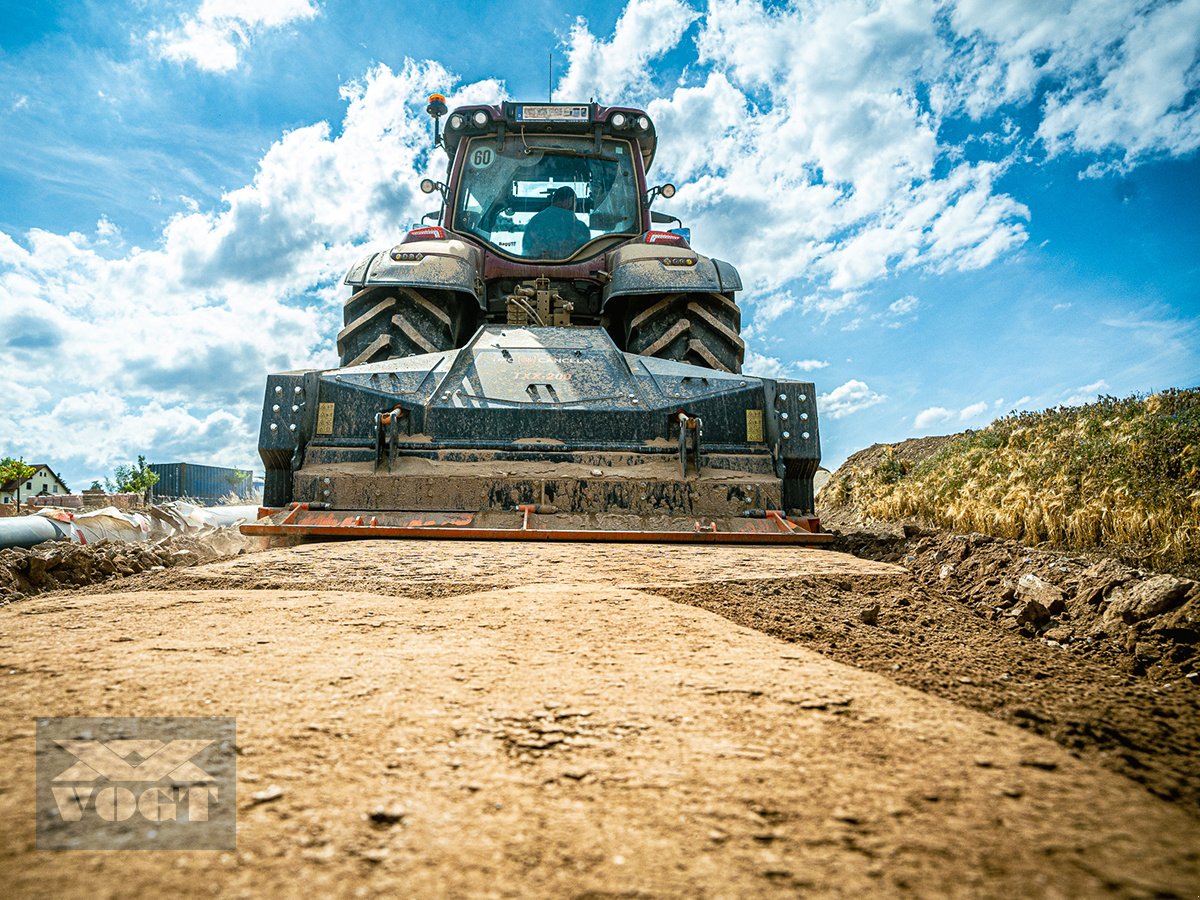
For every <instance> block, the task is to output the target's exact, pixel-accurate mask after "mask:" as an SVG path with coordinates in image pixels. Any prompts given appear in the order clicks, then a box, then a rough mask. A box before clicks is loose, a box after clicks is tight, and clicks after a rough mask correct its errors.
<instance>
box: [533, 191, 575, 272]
mask: <svg viewBox="0 0 1200 900" xmlns="http://www.w3.org/2000/svg"><path fill="white" fill-rule="evenodd" d="M591 236H592V233H591V232H590V231H588V227H587V226H586V225H584V224H583V222H581V221H579V219H577V218H576V217H575V191H573V190H572V189H571V188H569V187H560V188H559V189H558V190H556V191H555V192H554V193H553V194H551V195H550V205H549V206H547V207H546V208H545V209H543V210H542V211H541V212H539V213H538V214H537V215H536V216H534V217H533V218H532V219H530V220H529V224H528V225H526V226H525V239H524V242H523V244H522V247H521V249H522V251H523V255H524V256H528V257H532V258H533V259H566V258H567V257H568V256H570V255H571V254H572V253H574V252H575V251H576V250H578V249H579V248H580V247H582V246H583V245H584V244H586V243H587V242H588V241H589V240H590V239H591Z"/></svg>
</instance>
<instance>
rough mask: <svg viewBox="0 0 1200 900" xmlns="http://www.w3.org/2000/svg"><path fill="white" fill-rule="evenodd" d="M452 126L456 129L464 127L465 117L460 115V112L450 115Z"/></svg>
mask: <svg viewBox="0 0 1200 900" xmlns="http://www.w3.org/2000/svg"><path fill="white" fill-rule="evenodd" d="M450 127H451V128H456V129H457V128H462V127H463V117H462V116H460V115H459V114H458V113H455V114H454V115H452V116H451V117H450Z"/></svg>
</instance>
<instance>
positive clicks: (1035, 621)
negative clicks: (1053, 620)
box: [1011, 600, 1050, 628]
mask: <svg viewBox="0 0 1200 900" xmlns="http://www.w3.org/2000/svg"><path fill="white" fill-rule="evenodd" d="M1011 615H1012V616H1014V617H1015V618H1016V622H1017V624H1018V625H1030V626H1033V627H1035V628H1036V627H1037V626H1038V625H1041V624H1042V623H1044V622H1048V621H1050V610H1048V609H1046V607H1044V606H1042V604H1040V603H1038V601H1036V600H1028V601H1026V602H1025V603H1018V604H1017V605H1016V606H1015V607H1013V611H1012V613H1011Z"/></svg>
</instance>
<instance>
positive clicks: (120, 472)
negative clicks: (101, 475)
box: [104, 456, 158, 494]
mask: <svg viewBox="0 0 1200 900" xmlns="http://www.w3.org/2000/svg"><path fill="white" fill-rule="evenodd" d="M113 478H114V479H115V481H110V480H109V479H107V478H105V479H104V488H105V490H107V491H108V492H109V493H110V494H144V493H146V492H147V491H148V490H150V488H152V487H154V485H156V484H158V473H157V472H151V471H150V469H148V468H147V467H146V457H144V456H139V457H138V458H137V465H136V466H117V467H116V468H115V469H113Z"/></svg>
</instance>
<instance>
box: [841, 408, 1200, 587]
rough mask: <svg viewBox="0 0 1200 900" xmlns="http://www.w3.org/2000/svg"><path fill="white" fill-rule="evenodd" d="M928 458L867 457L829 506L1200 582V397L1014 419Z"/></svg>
mask: <svg viewBox="0 0 1200 900" xmlns="http://www.w3.org/2000/svg"><path fill="white" fill-rule="evenodd" d="M911 443H913V444H918V443H920V442H917V441H914V442H911ZM937 443H941V442H937ZM900 447H901V448H903V447H904V445H900ZM919 456H920V452H917V453H916V457H918V458H914V455H913V454H911V453H909V454H907V455H906V453H905V451H904V449H901V450H900V452H897V448H896V447H891V446H889V447H883V448H879V447H876V448H872V449H871V450H869V451H863V452H861V453H858V454H855V456H852V457H851V458H850V459H849V460H847V461H846V463H845V465H843V466H842V467H841V468H840V469H839V470H838V473H837V475H836V476H835V477H834V478H833V479H832V480H831V481H830V483H829V484H828V485H827V486H826V488H825V490H824V491H823V492H822V495H821V499H822V502H823V503H825V504H827V505H830V506H846V505H850V506H852V507H854V508H855V509H856V510H857V511H858V512H860V513H862V514H864V515H867V516H870V517H871V518H874V519H883V520H902V519H918V520H922V521H925V522H928V523H932V524H936V525H940V526H942V527H945V528H950V529H953V530H955V531H961V532H968V531H978V532H982V533H984V534H991V535H994V536H996V537H1004V538H1012V539H1014V540H1019V541H1023V542H1024V543H1027V544H1031V545H1034V544H1043V543H1045V544H1048V545H1050V546H1053V547H1057V548H1062V549H1064V550H1102V551H1104V552H1105V553H1107V554H1110V555H1113V556H1116V557H1117V558H1120V559H1122V560H1124V561H1126V562H1129V563H1133V564H1136V565H1144V566H1149V567H1152V568H1158V569H1165V570H1167V571H1181V572H1188V573H1191V574H1196V573H1197V572H1200V388H1191V389H1186V390H1167V391H1163V392H1162V393H1158V394H1152V395H1150V396H1133V397H1128V398H1125V399H1118V398H1116V397H1104V398H1101V399H1100V400H1099V401H1098V402H1096V403H1093V404H1089V405H1087V406H1076V407H1059V408H1057V409H1049V410H1045V411H1043V412H1037V413H1031V412H1023V413H1012V414H1010V415H1008V416H1006V417H1004V418H1002V419H997V420H996V421H995V422H993V423H992V424H991V425H989V426H988V427H987V428H984V429H983V430H981V431H968V432H965V433H964V434H960V435H956V436H954V437H952V438H950V439H948V440H947V441H945V442H944V443H941V446H940V449H937V450H935V451H934V452H933V453H931V454H929V455H927V456H925V458H923V459H920V458H919Z"/></svg>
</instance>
